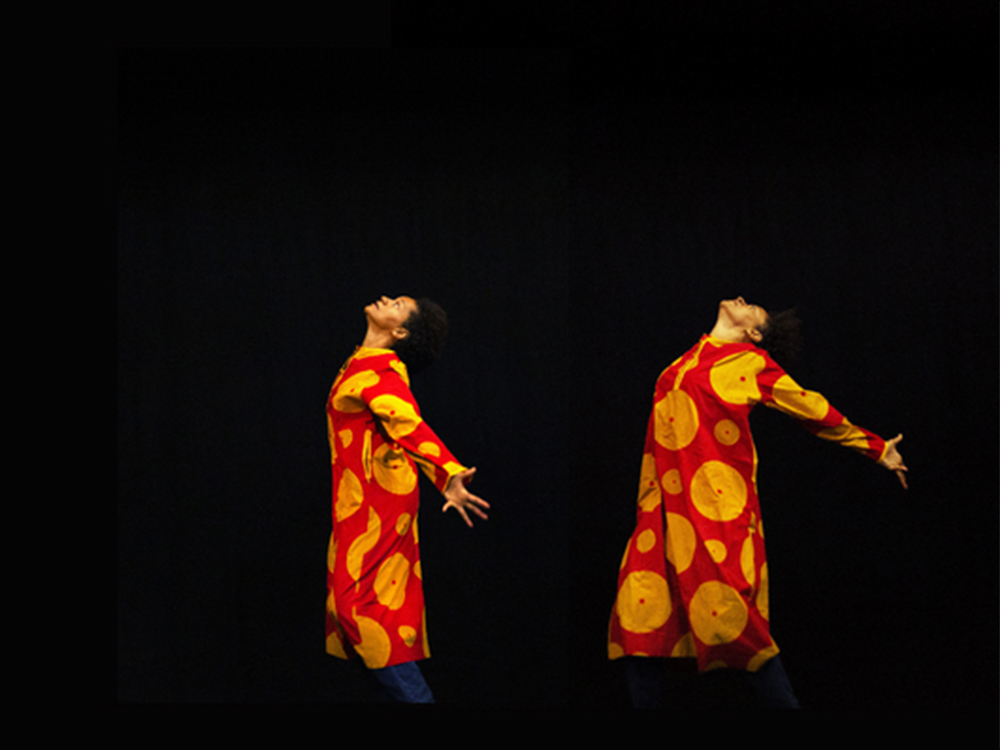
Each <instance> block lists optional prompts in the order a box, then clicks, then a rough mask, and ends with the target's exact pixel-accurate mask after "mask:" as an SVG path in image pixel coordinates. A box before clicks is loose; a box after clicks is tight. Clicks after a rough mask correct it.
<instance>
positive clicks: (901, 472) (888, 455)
mask: <svg viewBox="0 0 1000 750" xmlns="http://www.w3.org/2000/svg"><path fill="white" fill-rule="evenodd" d="M902 439H903V434H902V433H900V434H898V435H896V437H894V438H893V439H892V440H887V441H886V444H885V454H884V455H883V456H882V458H881V459H880V460H879V463H880V464H881V465H882V466H884V467H885V468H887V469H888V470H889V471H894V472H896V476H897V477H899V483H900V484H901V485H903V489H904V490H905V489H908V488H907V486H906V472H907V471H908V470H907V468H906V465H905V464H904V463H903V457H902V456H901V455H899V451H898V450H896V445H897V444H898V443H899V441H900V440H902Z"/></svg>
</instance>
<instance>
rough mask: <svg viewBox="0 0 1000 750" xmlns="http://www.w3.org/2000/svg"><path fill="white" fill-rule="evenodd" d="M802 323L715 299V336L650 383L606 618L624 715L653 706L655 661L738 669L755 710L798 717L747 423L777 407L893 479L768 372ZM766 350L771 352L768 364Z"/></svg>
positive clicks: (853, 437) (843, 426)
mask: <svg viewBox="0 0 1000 750" xmlns="http://www.w3.org/2000/svg"><path fill="white" fill-rule="evenodd" d="M797 334H798V319H797V318H795V316H794V313H791V312H790V311H786V312H784V313H779V314H777V315H774V316H770V315H768V313H767V312H766V311H765V310H764V309H763V308H761V307H759V306H757V305H751V304H747V303H746V302H745V301H744V300H743V298H742V297H737V298H736V299H732V300H724V301H723V302H722V303H721V304H720V305H719V312H718V317H717V319H716V323H715V327H714V328H713V329H712V332H711V333H710V334H707V335H703V336H702V337H701V340H700V341H698V343H697V344H696V345H695V346H694V347H693V348H692V349H691V350H690V351H688V352H687V353H686V354H684V355H683V356H681V357H680V358H679V359H677V360H676V361H675V362H674V363H673V364H672V365H670V367H668V368H667V369H666V370H664V371H663V373H662V374H661V375H660V377H659V380H658V381H657V384H656V393H655V397H654V401H653V412H652V415H651V416H650V419H649V427H648V430H647V433H646V445H645V450H644V454H643V458H642V469H641V474H640V481H639V497H638V508H637V511H636V514H637V523H636V529H635V532H634V533H633V534H632V537H631V539H630V540H629V542H628V546H627V548H626V550H625V556H624V558H623V560H622V565H621V570H620V572H619V577H618V596H617V599H616V602H615V605H614V608H613V610H612V613H611V623H610V629H609V643H608V655H609V658H611V659H617V658H620V657H632V658H629V659H627V661H626V664H627V674H628V679H629V687H630V690H631V693H632V700H633V705H635V706H637V707H638V706H656V705H660V701H661V700H662V689H663V682H662V680H663V674H664V670H663V669H662V667H663V666H664V664H663V661H662V659H658V658H650V657H668V658H669V657H673V658H688V661H690V659H692V658H693V659H695V660H696V661H697V668H698V671H700V672H706V671H709V670H714V669H716V668H728V669H733V670H741V671H743V673H745V675H746V676H747V679H748V681H749V682H750V683H751V685H752V686H753V688H754V690H755V691H756V694H757V696H758V697H759V700H760V705H762V706H771V707H789V708H792V707H798V702H797V700H796V698H795V695H794V693H793V692H792V690H791V687H790V685H789V684H788V680H787V677H786V676H785V673H784V669H783V667H782V665H781V662H780V660H779V659H778V656H777V654H778V647H777V645H775V643H774V641H773V639H772V638H771V633H770V628H769V624H768V617H769V612H768V582H767V561H766V557H765V551H764V528H763V525H762V522H761V512H760V505H759V502H758V498H757V484H756V479H757V453H756V451H755V449H754V445H753V440H752V438H751V435H750V424H749V421H748V417H749V414H750V410H751V409H752V408H753V407H754V406H756V405H757V404H758V403H763V404H764V405H765V406H770V407H773V408H776V409H778V410H780V411H782V412H784V413H786V414H788V415H790V416H792V417H794V418H796V419H798V420H800V422H801V423H802V425H803V426H804V427H806V429H808V430H809V431H811V432H813V433H814V434H816V435H817V436H819V437H821V438H824V439H826V440H832V441H834V442H837V443H840V444H841V445H844V446H846V447H849V448H852V449H854V450H856V451H858V452H860V453H862V454H864V455H865V456H867V457H869V458H871V459H873V460H875V461H877V462H878V463H879V464H881V465H882V466H884V467H886V468H887V469H890V470H892V471H894V472H896V474H897V476H898V477H899V481H900V482H901V483H902V485H903V487H904V488H905V487H906V474H905V472H906V471H907V469H906V466H905V465H904V464H903V460H902V457H901V456H900V454H899V451H898V449H897V444H898V443H899V441H900V440H902V438H903V436H902V435H898V436H897V437H895V438H893V439H892V440H889V441H885V440H883V439H882V438H880V437H879V436H878V435H875V434H874V433H872V432H869V431H868V430H865V429H863V428H861V427H858V426H856V425H853V424H851V423H850V422H849V421H848V420H847V419H846V418H844V417H843V416H842V415H841V414H840V413H839V412H838V411H837V410H836V409H834V408H833V407H832V406H831V405H830V404H829V403H828V402H827V400H826V399H825V398H823V396H821V395H820V394H818V393H815V392H812V391H807V390H804V389H802V388H801V387H799V385H798V384H797V383H795V381H794V380H792V378H790V377H789V376H788V375H787V374H786V373H785V371H784V370H783V369H782V368H781V367H780V366H779V365H778V364H776V362H775V360H774V359H773V357H772V354H777V351H778V349H779V348H781V346H782V344H784V343H787V342H789V341H792V340H794V339H795V338H796V337H797ZM768 350H773V351H771V352H770V353H769V351H768Z"/></svg>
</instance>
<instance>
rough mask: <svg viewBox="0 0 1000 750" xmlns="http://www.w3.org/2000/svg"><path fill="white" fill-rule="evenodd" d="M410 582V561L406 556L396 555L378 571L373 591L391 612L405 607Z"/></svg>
mask: <svg viewBox="0 0 1000 750" xmlns="http://www.w3.org/2000/svg"><path fill="white" fill-rule="evenodd" d="M408 580H410V561H409V560H407V559H406V556H405V555H402V554H400V553H398V552H397V553H396V554H395V555H393V556H392V557H390V558H389V559H388V560H386V561H385V562H384V563H382V565H381V566H380V567H379V569H378V573H377V574H376V576H375V585H374V586H373V590H374V591H375V596H376V597H378V600H379V603H380V604H384V605H385V606H386V607H388V608H389V609H391V610H397V609H399V608H400V607H402V606H403V602H404V601H405V600H406V582H407V581H408Z"/></svg>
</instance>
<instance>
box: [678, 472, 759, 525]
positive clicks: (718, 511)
mask: <svg viewBox="0 0 1000 750" xmlns="http://www.w3.org/2000/svg"><path fill="white" fill-rule="evenodd" d="M690 489H691V502H692V503H693V504H694V507H695V508H696V509H697V510H698V512H699V513H701V514H702V515H703V516H705V517H706V518H710V519H712V520H713V521H732V520H733V519H734V518H736V517H737V516H739V515H740V514H741V513H742V512H743V509H744V508H745V507H746V504H747V485H746V482H745V481H743V477H742V476H740V473H739V471H737V470H736V469H734V468H733V467H732V466H730V465H729V464H726V463H724V462H722V461H706V462H705V463H703V464H702V465H701V466H699V467H698V470H697V471H695V473H694V477H693V478H692V479H691V488H690Z"/></svg>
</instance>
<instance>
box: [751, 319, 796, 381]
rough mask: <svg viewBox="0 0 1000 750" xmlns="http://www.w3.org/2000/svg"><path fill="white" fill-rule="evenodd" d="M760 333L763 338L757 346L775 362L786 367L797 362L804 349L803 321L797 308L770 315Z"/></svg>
mask: <svg viewBox="0 0 1000 750" xmlns="http://www.w3.org/2000/svg"><path fill="white" fill-rule="evenodd" d="M760 332H761V335H762V336H763V338H762V339H761V340H760V342H759V343H758V344H757V346H759V347H761V348H762V349H767V353H768V354H770V355H771V358H772V359H773V360H774V361H775V362H777V363H778V364H779V365H781V366H782V367H786V366H787V365H789V364H791V363H792V362H794V361H795V357H796V356H797V355H798V353H799V351H801V349H802V321H801V320H799V316H798V315H797V314H796V312H795V308H791V309H789V310H782V311H781V312H779V313H774V314H773V315H769V316H768V319H767V324H766V325H765V326H764V327H763V328H761V329H760Z"/></svg>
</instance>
